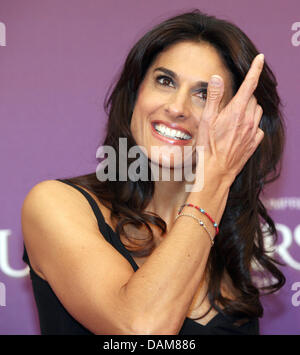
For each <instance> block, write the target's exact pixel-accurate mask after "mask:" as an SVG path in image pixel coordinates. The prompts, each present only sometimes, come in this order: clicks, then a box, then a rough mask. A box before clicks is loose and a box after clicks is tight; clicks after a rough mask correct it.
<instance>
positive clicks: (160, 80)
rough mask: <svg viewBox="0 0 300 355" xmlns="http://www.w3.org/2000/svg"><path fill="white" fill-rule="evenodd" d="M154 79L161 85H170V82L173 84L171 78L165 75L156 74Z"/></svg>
mask: <svg viewBox="0 0 300 355" xmlns="http://www.w3.org/2000/svg"><path fill="white" fill-rule="evenodd" d="M156 81H157V82H158V83H159V84H160V85H162V86H170V83H172V84H174V83H173V80H172V79H171V78H169V77H168V76H165V75H160V76H158V77H157V78H156Z"/></svg>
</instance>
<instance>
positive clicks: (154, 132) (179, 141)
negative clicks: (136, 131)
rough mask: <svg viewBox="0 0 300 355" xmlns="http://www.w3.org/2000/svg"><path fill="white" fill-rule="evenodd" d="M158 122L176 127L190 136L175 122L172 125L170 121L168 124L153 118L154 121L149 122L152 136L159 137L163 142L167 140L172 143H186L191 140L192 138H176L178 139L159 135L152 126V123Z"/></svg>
mask: <svg viewBox="0 0 300 355" xmlns="http://www.w3.org/2000/svg"><path fill="white" fill-rule="evenodd" d="M158 123H162V124H164V125H166V126H167V127H169V128H173V129H178V130H180V131H182V132H184V133H186V134H188V135H190V136H192V135H191V134H190V133H189V132H188V131H187V130H186V129H182V128H179V126H178V125H176V124H174V125H173V124H172V123H171V124H170V123H169V124H167V123H165V122H164V121H157V120H155V121H152V122H151V131H152V134H153V136H154V137H155V138H157V139H160V140H161V141H163V142H167V143H170V144H173V145H187V144H188V143H189V142H191V140H192V139H185V140H178V139H172V138H168V137H164V136H161V135H160V134H159V133H158V132H157V131H156V129H155V128H154V125H155V124H158Z"/></svg>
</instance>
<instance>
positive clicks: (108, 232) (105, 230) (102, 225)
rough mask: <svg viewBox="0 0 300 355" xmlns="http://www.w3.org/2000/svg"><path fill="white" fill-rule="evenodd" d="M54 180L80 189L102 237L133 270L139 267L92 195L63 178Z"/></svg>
mask: <svg viewBox="0 0 300 355" xmlns="http://www.w3.org/2000/svg"><path fill="white" fill-rule="evenodd" d="M56 180H57V181H60V182H63V183H65V184H68V185H70V186H73V187H74V188H75V189H77V190H78V191H80V192H81V193H82V194H83V195H84V196H85V197H86V199H87V200H88V202H89V204H90V206H91V207H92V209H93V212H94V214H95V216H96V218H97V221H98V226H99V230H100V232H101V233H102V235H103V236H104V238H105V239H106V241H107V242H109V243H110V244H112V245H113V246H114V247H115V248H116V249H117V250H118V251H119V252H120V253H121V254H122V255H123V256H124V257H125V258H126V259H127V260H128V261H129V262H130V264H131V266H132V267H133V269H134V271H136V270H137V269H138V268H139V267H138V265H137V263H136V262H135V260H134V259H133V257H132V255H131V254H130V252H129V251H128V250H127V249H126V247H125V245H124V244H123V243H122V241H121V239H120V237H119V235H118V234H117V233H116V232H115V231H113V230H112V228H111V227H110V225H108V224H107V223H106V222H105V219H104V216H103V214H102V212H101V210H100V208H99V206H98V205H97V203H96V201H95V200H94V199H93V197H92V196H91V195H90V194H89V193H88V192H86V191H85V190H84V189H82V188H81V187H79V186H77V185H75V184H73V183H71V182H69V181H68V180H64V179H56Z"/></svg>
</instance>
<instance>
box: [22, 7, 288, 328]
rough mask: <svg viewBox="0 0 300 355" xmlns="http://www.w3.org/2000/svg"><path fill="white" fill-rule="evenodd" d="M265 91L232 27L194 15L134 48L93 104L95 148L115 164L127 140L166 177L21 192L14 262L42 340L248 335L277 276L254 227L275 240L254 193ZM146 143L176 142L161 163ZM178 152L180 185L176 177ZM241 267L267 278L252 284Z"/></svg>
mask: <svg viewBox="0 0 300 355" xmlns="http://www.w3.org/2000/svg"><path fill="white" fill-rule="evenodd" d="M276 85H277V83H276V79H275V77H274V75H273V73H272V71H271V70H270V68H269V66H268V64H267V63H266V62H265V61H264V56H263V55H262V54H259V52H258V51H257V49H256V48H255V46H254V44H253V43H252V42H251V41H250V39H249V38H248V37H247V36H246V35H245V34H244V33H243V32H242V31H241V30H240V29H238V28H237V27H236V26H235V25H233V24H232V23H230V22H228V21H224V20H220V19H217V18H216V17H214V16H208V15H206V14H203V13H201V12H200V11H199V10H194V11H192V12H188V13H183V14H179V15H178V16H175V17H172V18H170V19H167V20H166V21H164V22H162V23H161V24H159V25H157V26H155V27H154V28H153V29H151V30H150V31H149V32H147V33H146V34H145V35H144V36H143V37H142V38H141V39H140V40H139V41H138V42H137V43H136V44H135V45H134V47H133V48H132V49H131V51H130V53H129V55H128V57H127V59H126V62H125V64H124V67H123V70H122V72H121V75H120V78H119V79H118V81H117V83H116V84H115V86H114V87H113V91H112V92H110V93H109V95H108V97H107V99H106V103H105V107H106V110H107V114H108V116H109V117H108V123H107V133H106V137H105V139H104V141H103V145H104V146H109V147H111V149H112V150H114V152H116V157H117V159H119V158H121V159H120V160H121V161H122V159H123V158H122V157H124V153H126V154H125V158H124V159H125V160H126V163H132V162H134V161H135V159H134V158H132V157H131V156H130V155H128V152H129V151H130V149H131V148H133V147H136V146H137V145H140V146H142V147H143V148H144V152H145V157H146V162H147V168H148V171H149V172H150V174H149V176H151V169H152V167H153V166H155V167H156V168H158V169H159V171H160V173H163V171H164V170H165V169H170V170H171V172H172V173H173V174H171V177H170V179H169V181H165V180H164V181H161V180H154V181H153V180H152V179H149V180H148V181H144V180H134V179H130V174H129V175H128V174H127V176H128V177H129V178H128V179H123V178H122V174H121V171H120V170H118V167H117V173H116V176H117V181H115V179H114V180H113V181H112V180H107V181H99V179H98V178H97V174H96V173H90V174H87V175H84V176H79V177H73V178H68V179H61V180H60V179H58V180H57V181H55V180H53V181H51V180H50V181H43V182H41V183H39V184H37V185H36V186H34V187H33V188H32V190H31V191H30V192H29V194H28V195H27V196H26V199H25V201H24V204H23V209H22V227H23V234H24V241H25V246H26V248H24V260H25V261H26V262H27V263H28V264H29V266H30V272H31V278H32V283H33V290H34V294H35V300H36V304H37V307H38V311H39V317H40V324H41V332H42V334H91V333H92V334H258V333H259V326H258V318H259V317H261V316H262V314H263V308H262V304H261V302H260V296H261V293H262V291H265V292H266V293H268V292H274V291H276V290H278V289H279V288H280V287H282V286H283V284H284V282H285V278H284V275H283V274H282V273H281V271H280V270H279V269H278V268H277V267H276V261H275V260H273V259H272V258H271V257H270V256H269V255H268V254H267V253H266V251H265V245H264V235H263V230H262V225H261V223H265V226H264V227H267V229H268V230H269V232H270V233H271V234H273V235H274V236H275V237H276V236H277V231H276V228H275V225H274V222H273V220H272V219H271V217H270V216H269V214H268V212H267V210H266V209H265V207H264V205H263V203H262V202H261V200H260V194H261V192H262V191H263V188H264V186H265V185H266V184H267V183H269V182H271V181H273V180H275V179H276V178H277V177H278V175H279V172H280V166H278V164H279V162H280V159H281V156H282V151H283V145H284V130H283V120H282V114H281V111H280V98H279V96H278V94H277V91H276ZM121 138H122V139H126V142H127V144H126V150H127V151H126V152H123V151H122V149H120V146H121V145H120V144H119V142H120V139H121ZM154 147H159V148H166V150H167V151H169V150H170V149H171V148H172V147H173V148H176V149H173V153H174V154H173V156H172V160H171V161H170V160H169V159H167V158H168V157H166V155H164V154H160V155H153V154H152V151H153V150H152V149H153V148H154ZM199 147H201V148H203V149H202V151H203V152H204V154H203V156H204V158H203V164H200V163H199V159H198V158H199V154H198V153H199V151H200V150H199V149H198V148H199ZM184 148H190V150H189V151H190V156H187V155H185V154H184ZM190 158H192V160H191V161H192V164H191V165H192V168H193V172H194V174H195V181H194V182H193V186H192V190H190V191H188V192H187V191H186V189H185V188H186V182H187V181H186V179H185V178H182V179H181V180H177V179H175V171H176V169H177V167H178V166H179V165H180V164H178V162H183V163H185V162H186V160H188V159H190ZM128 165H129V164H128ZM128 165H127V166H128ZM200 176H201V177H203V181H204V184H203V186H201V189H199V184H198V183H199V177H200ZM200 180H201V179H200ZM254 265H256V266H259V267H260V269H261V270H262V272H263V273H265V274H266V275H269V276H270V277H271V279H272V280H275V281H274V283H273V284H271V285H270V286H269V287H266V288H264V289H259V287H258V286H257V285H256V284H255V283H254V281H253V279H252V275H253V271H254Z"/></svg>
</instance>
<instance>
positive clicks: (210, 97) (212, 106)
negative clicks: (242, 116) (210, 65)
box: [203, 75, 224, 120]
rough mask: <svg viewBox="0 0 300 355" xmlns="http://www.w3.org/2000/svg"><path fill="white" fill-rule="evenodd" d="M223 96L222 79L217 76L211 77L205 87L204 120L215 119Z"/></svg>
mask: <svg viewBox="0 0 300 355" xmlns="http://www.w3.org/2000/svg"><path fill="white" fill-rule="evenodd" d="M223 94H224V82H223V79H222V78H221V77H220V76H219V75H212V76H211V77H210V80H209V83H208V87H207V99H206V103H205V107H204V110H203V118H204V119H206V120H212V119H215V118H216V117H217V115H218V113H219V105H220V102H221V100H222V97H223Z"/></svg>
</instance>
